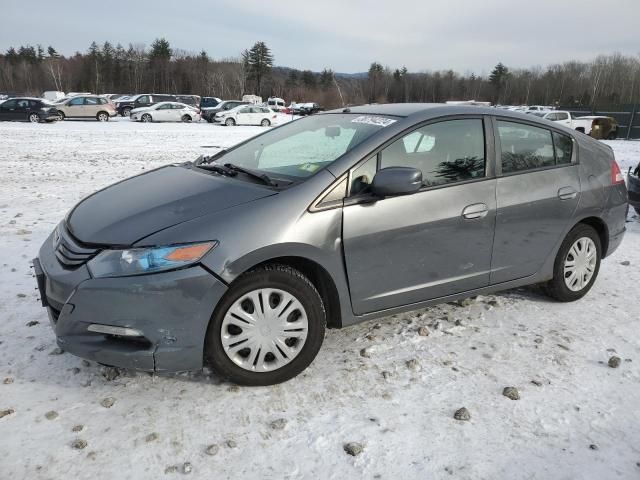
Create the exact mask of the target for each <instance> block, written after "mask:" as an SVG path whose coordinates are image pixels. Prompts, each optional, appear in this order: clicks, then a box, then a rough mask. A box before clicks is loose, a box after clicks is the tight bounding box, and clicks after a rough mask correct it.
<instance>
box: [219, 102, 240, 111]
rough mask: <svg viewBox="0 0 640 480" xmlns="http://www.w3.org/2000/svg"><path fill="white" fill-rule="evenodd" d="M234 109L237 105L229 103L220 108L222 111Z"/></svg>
mask: <svg viewBox="0 0 640 480" xmlns="http://www.w3.org/2000/svg"><path fill="white" fill-rule="evenodd" d="M235 107H237V105H236V104H235V103H234V102H229V103H225V104H224V105H223V106H222V109H223V110H231V109H232V108H235Z"/></svg>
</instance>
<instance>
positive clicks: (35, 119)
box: [28, 113, 40, 123]
mask: <svg viewBox="0 0 640 480" xmlns="http://www.w3.org/2000/svg"><path fill="white" fill-rule="evenodd" d="M28 119H29V121H30V122H31V123H38V122H40V115H38V114H37V113H30V114H29V117H28Z"/></svg>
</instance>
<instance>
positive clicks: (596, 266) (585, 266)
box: [544, 223, 602, 302]
mask: <svg viewBox="0 0 640 480" xmlns="http://www.w3.org/2000/svg"><path fill="white" fill-rule="evenodd" d="M601 257H602V246H601V244H600V236H599V235H598V232H596V231H595V229H594V228H593V227H591V226H589V225H585V224H584V223H580V224H578V225H576V226H575V227H574V228H573V230H571V231H570V232H569V234H568V235H567V237H566V238H565V239H564V242H562V245H561V246H560V250H558V254H557V256H556V259H555V262H554V267H553V278H552V279H551V280H549V282H547V283H546V284H545V285H544V289H545V291H546V292H547V294H548V295H549V296H551V297H553V298H555V299H556V300H559V301H561V302H573V301H574V300H578V299H579V298H582V297H584V296H585V295H586V293H587V292H588V291H589V290H590V289H591V287H592V286H593V284H594V282H595V280H596V277H597V276H598V271H599V270H600V259H601Z"/></svg>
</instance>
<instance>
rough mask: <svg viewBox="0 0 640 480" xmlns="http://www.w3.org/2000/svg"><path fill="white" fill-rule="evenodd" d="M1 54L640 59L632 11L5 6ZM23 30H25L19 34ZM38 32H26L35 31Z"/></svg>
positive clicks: (507, 4) (464, 66)
mask: <svg viewBox="0 0 640 480" xmlns="http://www.w3.org/2000/svg"><path fill="white" fill-rule="evenodd" d="M0 19H1V20H0V24H1V27H0V50H2V51H5V50H6V49H7V48H9V47H10V46H19V45H21V44H27V43H28V44H33V45H35V44H38V43H40V44H42V45H44V46H45V47H46V46H48V45H53V46H54V47H55V48H56V49H57V50H58V51H59V52H60V53H62V54H64V55H70V54H73V53H74V52H76V51H86V50H87V48H88V46H89V45H90V43H91V42H92V41H93V40H95V41H97V42H98V43H103V42H104V41H105V40H108V41H110V42H111V43H113V44H114V45H115V44H117V43H121V44H122V45H124V46H127V45H128V44H129V43H134V44H146V45H150V44H151V43H152V41H153V40H154V39H155V38H158V37H165V38H166V39H167V40H169V42H170V43H171V46H172V47H173V48H178V49H182V50H187V51H191V52H200V51H201V50H205V51H206V52H207V53H208V54H209V55H210V56H211V57H213V58H226V57H237V56H239V53H240V52H241V51H242V50H243V49H245V48H250V47H251V45H253V43H255V42H256V41H258V40H260V41H264V42H265V43H266V44H267V45H268V46H269V47H270V48H271V50H272V52H273V54H274V57H275V64H276V65H279V66H287V67H292V68H298V69H301V70H302V69H310V70H313V71H320V70H322V69H323V68H325V67H328V68H332V69H333V70H334V71H337V72H344V73H354V72H362V71H366V70H368V67H369V65H370V64H371V62H373V61H377V62H379V63H381V64H383V65H385V66H389V67H391V68H398V67H402V66H406V67H407V68H408V69H409V70H410V71H423V70H442V69H449V68H451V69H453V70H455V71H458V72H461V73H468V72H474V73H477V74H483V73H486V72H488V71H490V70H491V68H492V67H493V66H494V65H495V64H496V63H497V62H499V61H501V62H502V63H504V64H506V65H507V66H509V67H511V68H523V67H535V66H545V65H548V64H551V63H557V62H562V61H566V60H574V59H576V60H590V59H592V58H594V57H595V56H597V55H599V54H610V53H614V52H619V53H623V54H628V55H639V54H640V0H616V1H613V2H603V1H602V0H437V1H433V0H393V1H389V0H386V1H379V0H369V1H366V0H318V1H315V2H311V1H309V0H269V1H264V0H262V1H260V0H186V1H183V2H176V1H175V0H127V1H125V0H108V1H107V2H94V1H91V0H83V1H80V0H65V1H58V2H55V1H52V0H2V1H1V2H0ZM25 26H27V27H25ZM32 26H33V27H34V28H31V27H32Z"/></svg>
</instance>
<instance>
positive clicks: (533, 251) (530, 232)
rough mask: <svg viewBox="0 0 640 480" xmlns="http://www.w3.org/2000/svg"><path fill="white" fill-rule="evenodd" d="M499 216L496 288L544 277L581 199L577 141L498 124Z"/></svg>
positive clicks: (507, 123)
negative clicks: (547, 262)
mask: <svg viewBox="0 0 640 480" xmlns="http://www.w3.org/2000/svg"><path fill="white" fill-rule="evenodd" d="M496 124H497V132H496V140H497V148H496V149H497V151H498V153H499V155H498V156H499V157H500V159H501V161H500V162H499V164H498V174H499V175H498V177H499V178H498V186H497V199H498V214H497V220H496V236H495V242H494V251H493V261H492V264H491V270H492V273H491V283H492V284H496V283H502V282H506V281H509V280H515V279H519V278H524V277H527V276H529V275H533V274H534V273H536V272H538V271H539V270H540V268H541V267H542V265H543V263H544V262H545V260H547V258H549V255H550V254H551V253H552V251H553V249H554V247H555V246H556V245H557V244H558V243H559V242H560V241H561V240H562V235H563V233H564V232H565V231H566V229H567V228H568V227H569V222H570V221H571V219H572V217H573V214H574V212H575V210H576V207H577V206H578V201H579V199H580V177H579V172H578V168H579V167H578V165H577V164H576V155H575V151H574V150H575V148H574V143H573V139H572V138H571V137H570V136H568V135H565V134H562V133H559V132H555V131H553V132H552V131H551V130H547V129H545V128H540V127H535V126H532V125H527V124H524V123H515V122H512V121H502V120H498V121H497V122H496Z"/></svg>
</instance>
